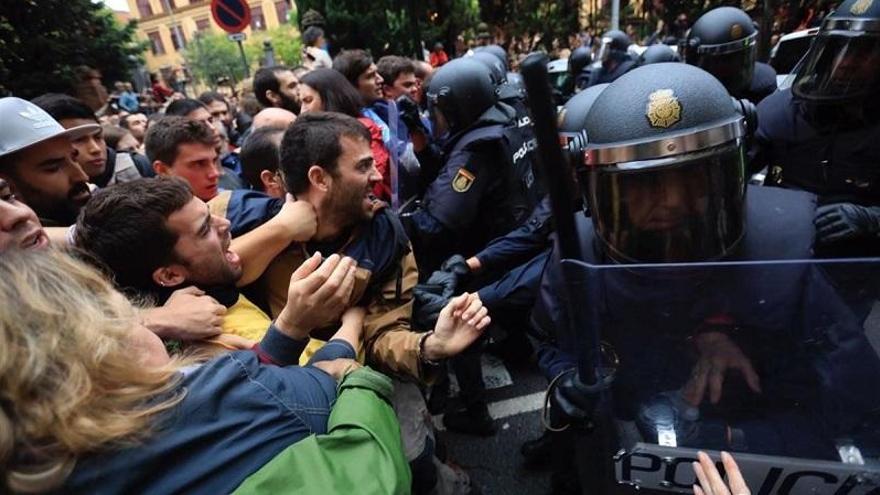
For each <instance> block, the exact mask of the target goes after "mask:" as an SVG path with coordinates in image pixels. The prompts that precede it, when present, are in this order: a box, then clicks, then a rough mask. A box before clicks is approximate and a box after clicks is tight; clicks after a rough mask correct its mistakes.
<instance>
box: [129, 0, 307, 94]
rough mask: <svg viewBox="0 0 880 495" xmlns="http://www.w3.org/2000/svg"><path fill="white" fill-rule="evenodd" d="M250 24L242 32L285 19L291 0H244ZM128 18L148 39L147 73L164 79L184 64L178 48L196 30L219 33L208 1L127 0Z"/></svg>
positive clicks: (144, 38)
mask: <svg viewBox="0 0 880 495" xmlns="http://www.w3.org/2000/svg"><path fill="white" fill-rule="evenodd" d="M245 1H246V2H247V4H248V6H249V7H250V11H251V24H250V26H249V27H247V28H245V30H244V33H245V34H247V35H248V36H251V35H252V34H253V33H254V32H255V31H257V32H258V31H265V30H267V29H272V28H275V27H277V26H280V25H282V24H286V23H287V22H288V18H289V16H288V14H289V13H290V12H291V10H293V8H294V7H293V2H292V1H291V0H245ZM128 8H129V11H130V12H131V17H132V18H134V19H137V21H138V28H137V30H138V37H139V38H141V39H142V40H144V41H147V42H148V46H147V51H146V53H145V59H146V62H147V64H146V65H147V68H148V69H149V71H150V72H158V73H161V74H162V75H163V77H165V78H166V79H167V78H168V75H169V74H170V73H172V72H173V71H174V70H175V69H177V68H178V67H180V66H181V64H182V63H183V55H182V53H181V51H182V50H183V49H185V48H186V46H187V45H188V44H189V43H190V42H192V41H193V39H194V38H195V33H197V32H215V33H218V32H222V30H221V29H220V27H219V26H217V24H216V23H215V22H214V18H213V17H212V16H211V2H210V1H209V0H128Z"/></svg>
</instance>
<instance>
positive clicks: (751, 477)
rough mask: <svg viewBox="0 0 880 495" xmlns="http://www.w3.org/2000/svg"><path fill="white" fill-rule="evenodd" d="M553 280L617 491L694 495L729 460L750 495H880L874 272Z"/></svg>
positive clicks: (780, 267) (752, 266) (636, 273)
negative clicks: (602, 380) (607, 375)
mask: <svg viewBox="0 0 880 495" xmlns="http://www.w3.org/2000/svg"><path fill="white" fill-rule="evenodd" d="M563 268H564V271H565V272H566V276H567V278H568V283H569V297H571V298H572V303H573V304H581V305H585V306H589V309H588V310H587V311H586V314H587V315H588V316H587V317H586V318H585V319H584V321H582V322H581V325H586V326H585V327H584V328H581V329H579V330H578V332H576V333H589V334H591V335H592V336H589V337H585V338H576V339H575V340H576V341H577V342H578V343H579V344H578V345H580V346H581V347H580V348H578V349H577V352H576V353H575V354H577V355H578V358H579V361H580V362H581V363H584V362H589V363H602V364H601V366H602V367H603V369H605V370H607V369H610V368H613V370H614V379H613V384H612V385H611V386H610V388H609V390H608V392H607V393H606V394H605V395H606V397H604V398H603V400H602V401H601V404H602V406H601V407H600V408H599V409H600V411H599V412H598V413H597V414H598V415H601V416H603V417H604V418H605V419H606V421H598V423H599V424H604V425H605V428H606V429H610V430H612V431H611V432H609V431H605V432H604V433H603V434H604V435H606V436H609V437H611V438H613V442H611V443H609V444H608V445H609V446H613V451H612V452H607V455H608V456H609V457H610V458H611V459H613V469H611V470H610V471H612V472H613V475H614V477H615V482H616V484H615V483H613V484H612V485H613V486H615V487H616V489H615V491H623V492H626V491H627V490H631V489H640V490H641V493H645V492H652V491H655V490H657V491H661V492H679V493H691V492H692V485H693V484H694V482H695V476H694V474H693V470H692V468H691V462H692V461H693V460H695V458H696V452H697V451H698V450H703V451H707V452H708V453H710V455H712V456H713V457H714V458H715V459H718V454H719V452H720V451H722V450H726V451H729V452H731V453H733V455H734V457H735V459H736V460H737V462H738V463H739V465H740V467H741V469H742V471H743V473H744V475H745V477H746V480H747V482H748V484H749V487H750V488H751V490H752V493H754V494H761V495H768V494H802V493H804V494H807V493H809V494H825V493H827V494H837V495H843V494H849V495H860V494H878V493H880V304H878V296H880V258H878V259H861V260H825V261H774V262H724V263H692V264H655V265H619V264H618V265H590V264H586V263H582V262H578V261H572V260H565V261H564V262H563ZM595 329H598V332H595V331H594V330H595ZM597 356H600V358H598V359H597ZM581 372H582V373H583V369H582V371H581ZM591 448H594V447H591ZM609 448H611V447H609ZM579 469H591V466H584V465H581V466H580V467H579ZM585 491H586V492H590V489H589V487H586V489H585Z"/></svg>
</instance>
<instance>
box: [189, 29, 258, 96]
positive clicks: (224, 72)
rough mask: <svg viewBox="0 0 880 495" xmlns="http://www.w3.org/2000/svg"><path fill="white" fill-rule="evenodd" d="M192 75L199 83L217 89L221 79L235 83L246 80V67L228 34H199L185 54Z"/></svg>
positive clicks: (236, 45) (235, 44)
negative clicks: (218, 81)
mask: <svg viewBox="0 0 880 495" xmlns="http://www.w3.org/2000/svg"><path fill="white" fill-rule="evenodd" d="M183 58H184V60H185V61H186V66H187V67H188V68H189V71H190V74H192V76H193V78H195V79H196V80H197V81H200V82H202V83H204V84H207V85H209V86H211V87H215V86H216V84H217V80H218V79H220V78H226V77H228V78H230V79H232V80H233V81H234V82H238V81H241V80H242V79H244V67H243V66H242V63H241V55H240V54H239V51H238V44H237V43H235V42H233V41H229V40H228V39H227V38H226V33H222V34H221V33H213V34H206V33H197V34H196V36H195V37H194V39H193V40H192V41H191V42H190V43H189V45H187V47H186V50H184V52H183Z"/></svg>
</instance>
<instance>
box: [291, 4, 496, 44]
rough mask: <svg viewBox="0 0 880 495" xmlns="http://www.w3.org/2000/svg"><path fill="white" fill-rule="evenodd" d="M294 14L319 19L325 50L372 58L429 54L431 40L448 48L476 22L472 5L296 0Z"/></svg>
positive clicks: (474, 5)
mask: <svg viewBox="0 0 880 495" xmlns="http://www.w3.org/2000/svg"><path fill="white" fill-rule="evenodd" d="M296 8H297V11H298V12H301V13H305V12H307V11H308V10H310V9H312V10H314V11H316V12H318V13H320V14H321V15H322V16H323V17H324V20H325V24H324V26H323V27H324V29H325V31H326V33H327V35H328V37H329V41H330V44H331V51H332V52H333V53H336V52H338V51H339V50H341V49H344V48H364V49H367V50H369V51H370V52H371V53H372V54H373V56H374V57H379V56H382V55H385V54H389V53H394V54H409V55H412V54H414V53H415V52H416V45H417V43H420V42H424V44H425V46H426V48H428V49H430V48H431V45H432V44H433V43H434V42H435V41H446V42H447V43H451V42H452V41H453V40H454V39H455V36H456V35H457V34H458V33H459V32H461V31H462V30H464V29H466V28H468V27H470V26H471V25H474V24H476V23H477V22H479V19H478V15H479V6H478V3H477V0H428V1H423V0H372V1H370V2H364V1H362V0H296Z"/></svg>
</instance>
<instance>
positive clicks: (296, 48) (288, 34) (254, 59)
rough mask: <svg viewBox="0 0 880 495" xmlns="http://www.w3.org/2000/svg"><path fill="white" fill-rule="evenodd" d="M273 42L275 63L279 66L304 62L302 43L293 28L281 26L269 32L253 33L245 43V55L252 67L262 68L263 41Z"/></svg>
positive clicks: (286, 25)
mask: <svg viewBox="0 0 880 495" xmlns="http://www.w3.org/2000/svg"><path fill="white" fill-rule="evenodd" d="M265 40H269V41H271V42H272V49H273V50H274V52H275V63H276V64H279V65H297V64H299V63H300V62H301V61H302V41H301V40H300V36H299V34H298V33H297V32H296V31H295V29H294V28H293V26H291V25H289V24H285V25H281V26H278V27H276V28H273V29H270V30H268V31H259V32H256V33H253V34H252V35H251V37H250V38H248V40H247V41H246V42H245V47H244V50H245V53H246V54H247V59H248V62H250V63H251V66H254V65H256V66H260V65H262V61H263V58H264V56H265V55H264V51H263V41H265Z"/></svg>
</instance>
